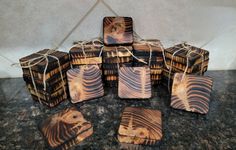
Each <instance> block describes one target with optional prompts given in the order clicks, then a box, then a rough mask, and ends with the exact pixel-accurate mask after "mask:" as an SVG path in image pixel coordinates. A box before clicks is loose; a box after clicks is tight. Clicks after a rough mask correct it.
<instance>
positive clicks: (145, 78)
mask: <svg viewBox="0 0 236 150" xmlns="http://www.w3.org/2000/svg"><path fill="white" fill-rule="evenodd" d="M151 89H152V88H151V77H150V68H149V67H120V69H119V80H118V96H119V97H120V98H122V99H148V98H151V96H152V90H151Z"/></svg>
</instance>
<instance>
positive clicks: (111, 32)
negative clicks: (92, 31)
mask: <svg viewBox="0 0 236 150" xmlns="http://www.w3.org/2000/svg"><path fill="white" fill-rule="evenodd" d="M103 39H104V44H105V45H121V44H132V43H133V21H132V18H130V17H105V18H104V19H103Z"/></svg>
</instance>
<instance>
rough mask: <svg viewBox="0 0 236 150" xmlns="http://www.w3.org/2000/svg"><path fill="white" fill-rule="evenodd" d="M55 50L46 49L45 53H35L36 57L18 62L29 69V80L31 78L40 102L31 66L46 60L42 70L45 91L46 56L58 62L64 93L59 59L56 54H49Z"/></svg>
mask: <svg viewBox="0 0 236 150" xmlns="http://www.w3.org/2000/svg"><path fill="white" fill-rule="evenodd" d="M55 52H56V51H55V50H48V51H47V52H46V53H45V54H40V53H35V54H37V55H39V56H38V57H36V58H32V59H29V60H27V61H23V62H20V64H21V66H22V68H24V69H29V71H30V76H31V80H32V83H33V86H34V90H35V92H36V95H37V97H38V100H39V102H40V103H42V102H41V99H40V96H39V92H38V89H37V86H36V83H35V79H34V75H33V72H32V67H33V66H36V65H38V64H39V63H40V62H42V61H45V60H46V65H45V68H44V71H43V90H44V91H46V90H47V89H46V88H47V87H46V72H47V68H48V63H49V61H48V57H51V58H53V59H56V60H57V63H58V66H59V72H60V76H61V80H62V84H63V85H62V87H63V90H64V93H65V94H66V89H65V81H64V79H63V74H62V68H61V64H60V61H59V59H58V58H57V57H56V56H53V55H51V54H53V53H55ZM36 60H38V61H36ZM34 61H36V62H34ZM32 62H34V63H33V64H31V63H32ZM25 64H27V65H25Z"/></svg>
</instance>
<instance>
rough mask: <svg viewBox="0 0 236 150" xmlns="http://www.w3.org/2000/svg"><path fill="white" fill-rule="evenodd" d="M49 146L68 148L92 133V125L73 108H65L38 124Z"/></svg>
mask: <svg viewBox="0 0 236 150" xmlns="http://www.w3.org/2000/svg"><path fill="white" fill-rule="evenodd" d="M39 128H40V130H41V132H42V133H43V135H44V137H45V139H46V140H47V142H48V144H49V146H50V147H51V148H55V149H68V148H70V147H72V146H75V145H78V144H79V143H80V142H81V141H83V140H84V139H85V138H87V137H89V136H90V135H92V133H93V127H92V125H91V123H90V122H89V121H87V120H86V119H85V118H84V117H83V115H82V114H81V113H80V112H79V111H78V110H77V109H76V108H75V107H71V108H67V109H65V110H63V111H61V112H59V113H57V114H54V115H52V116H51V117H49V118H48V119H46V120H45V121H44V122H43V123H42V124H40V126H39Z"/></svg>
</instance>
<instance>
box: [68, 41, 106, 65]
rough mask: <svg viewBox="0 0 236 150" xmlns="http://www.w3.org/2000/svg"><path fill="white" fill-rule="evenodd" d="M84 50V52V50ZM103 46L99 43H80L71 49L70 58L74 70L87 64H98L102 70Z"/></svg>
mask: <svg viewBox="0 0 236 150" xmlns="http://www.w3.org/2000/svg"><path fill="white" fill-rule="evenodd" d="M82 48H84V52H85V54H84V52H83V49H82ZM101 48H102V44H101V43H100V42H99V41H94V42H93V41H90V42H85V41H84V42H83V41H79V42H77V43H75V45H74V46H73V47H72V48H71V49H70V52H69V53H70V58H71V64H72V66H73V68H76V67H78V66H80V65H85V64H90V65H94V64H98V65H99V67H100V68H101V64H102V57H101V56H100V55H101ZM85 55H86V56H85Z"/></svg>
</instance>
